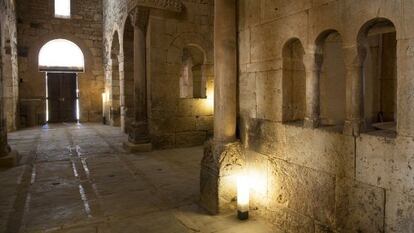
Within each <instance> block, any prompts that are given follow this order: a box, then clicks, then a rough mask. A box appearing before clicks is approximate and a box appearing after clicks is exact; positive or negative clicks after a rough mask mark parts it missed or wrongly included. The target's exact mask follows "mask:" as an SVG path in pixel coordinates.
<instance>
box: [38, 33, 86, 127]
mask: <svg viewBox="0 0 414 233" xmlns="http://www.w3.org/2000/svg"><path fill="white" fill-rule="evenodd" d="M84 70H85V59H84V56H83V53H82V50H81V49H80V48H79V46H77V45H76V44H75V43H73V42H71V41H69V40H65V39H56V40H51V41H49V42H47V43H46V44H45V45H44V46H43V47H42V48H41V49H40V52H39V71H41V72H45V77H46V122H51V123H58V122H77V121H79V116H80V109H79V88H78V73H82V72H84Z"/></svg>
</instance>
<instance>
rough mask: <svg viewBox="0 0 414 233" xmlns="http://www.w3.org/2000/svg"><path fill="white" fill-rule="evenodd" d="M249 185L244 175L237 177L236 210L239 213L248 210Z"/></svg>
mask: <svg viewBox="0 0 414 233" xmlns="http://www.w3.org/2000/svg"><path fill="white" fill-rule="evenodd" d="M249 183H250V182H249V179H248V178H247V177H246V176H245V175H239V176H238V177H237V209H238V210H239V211H248V210H249V201H250V200H249V199H250V193H249V192H250V190H249V189H250V187H249V186H250V185H249Z"/></svg>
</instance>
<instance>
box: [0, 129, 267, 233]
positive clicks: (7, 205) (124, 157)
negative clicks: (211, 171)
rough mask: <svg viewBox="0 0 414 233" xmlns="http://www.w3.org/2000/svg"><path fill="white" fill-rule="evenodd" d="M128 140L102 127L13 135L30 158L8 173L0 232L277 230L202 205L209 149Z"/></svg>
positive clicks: (0, 198) (1, 192) (0, 182)
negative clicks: (146, 145)
mask: <svg viewBox="0 0 414 233" xmlns="http://www.w3.org/2000/svg"><path fill="white" fill-rule="evenodd" d="M124 140H126V137H125V135H123V134H122V133H121V132H120V130H119V129H118V128H113V127H109V126H102V125H98V124H82V125H76V124H65V125H64V124H59V125H50V126H48V127H43V128H33V129H28V130H24V131H18V132H15V133H11V134H10V135H9V144H10V145H11V147H12V148H13V149H16V150H18V151H19V153H20V154H21V155H22V156H23V158H22V161H21V165H20V166H18V167H15V168H13V169H7V170H1V171H0V187H1V188H0V232H8V233H14V232H72V233H75V232H77V233H81V232H82V233H83V232H85V233H90V232H105V233H110V232H112V233H115V232H120V233H128V232H138V233H152V232H154V233H158V232H165V233H186V232H217V233H233V232H234V233H236V232H237V233H247V232H249V233H266V232H272V230H271V228H270V227H269V226H268V225H266V224H265V223H263V222H261V221H259V220H257V219H255V218H252V219H250V220H249V221H247V222H240V221H238V220H237V219H235V217H234V214H232V215H222V216H209V215H208V214H206V213H205V212H204V211H202V210H201V209H200V208H198V206H197V204H196V203H197V200H198V193H199V185H198V183H199V170H200V167H199V164H200V160H201V157H202V148H201V147H196V148H188V149H174V150H164V151H154V152H150V153H142V154H130V153H127V152H126V151H125V150H123V148H122V142H123V141H124Z"/></svg>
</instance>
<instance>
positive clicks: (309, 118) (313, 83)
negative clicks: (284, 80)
mask: <svg viewBox="0 0 414 233" xmlns="http://www.w3.org/2000/svg"><path fill="white" fill-rule="evenodd" d="M321 59H322V55H320V54H315V52H314V50H311V51H309V52H308V53H307V54H306V55H305V56H304V58H303V61H304V64H305V69H306V116H305V122H304V125H305V127H307V128H316V127H318V126H319V122H320V121H319V112H320V101H319V95H320V91H319V70H320V63H321Z"/></svg>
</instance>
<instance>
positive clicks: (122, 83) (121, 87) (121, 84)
mask: <svg viewBox="0 0 414 233" xmlns="http://www.w3.org/2000/svg"><path fill="white" fill-rule="evenodd" d="M119 109H120V117H121V119H120V122H121V131H122V132H126V129H125V114H126V110H125V63H124V54H123V52H120V54H119Z"/></svg>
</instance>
